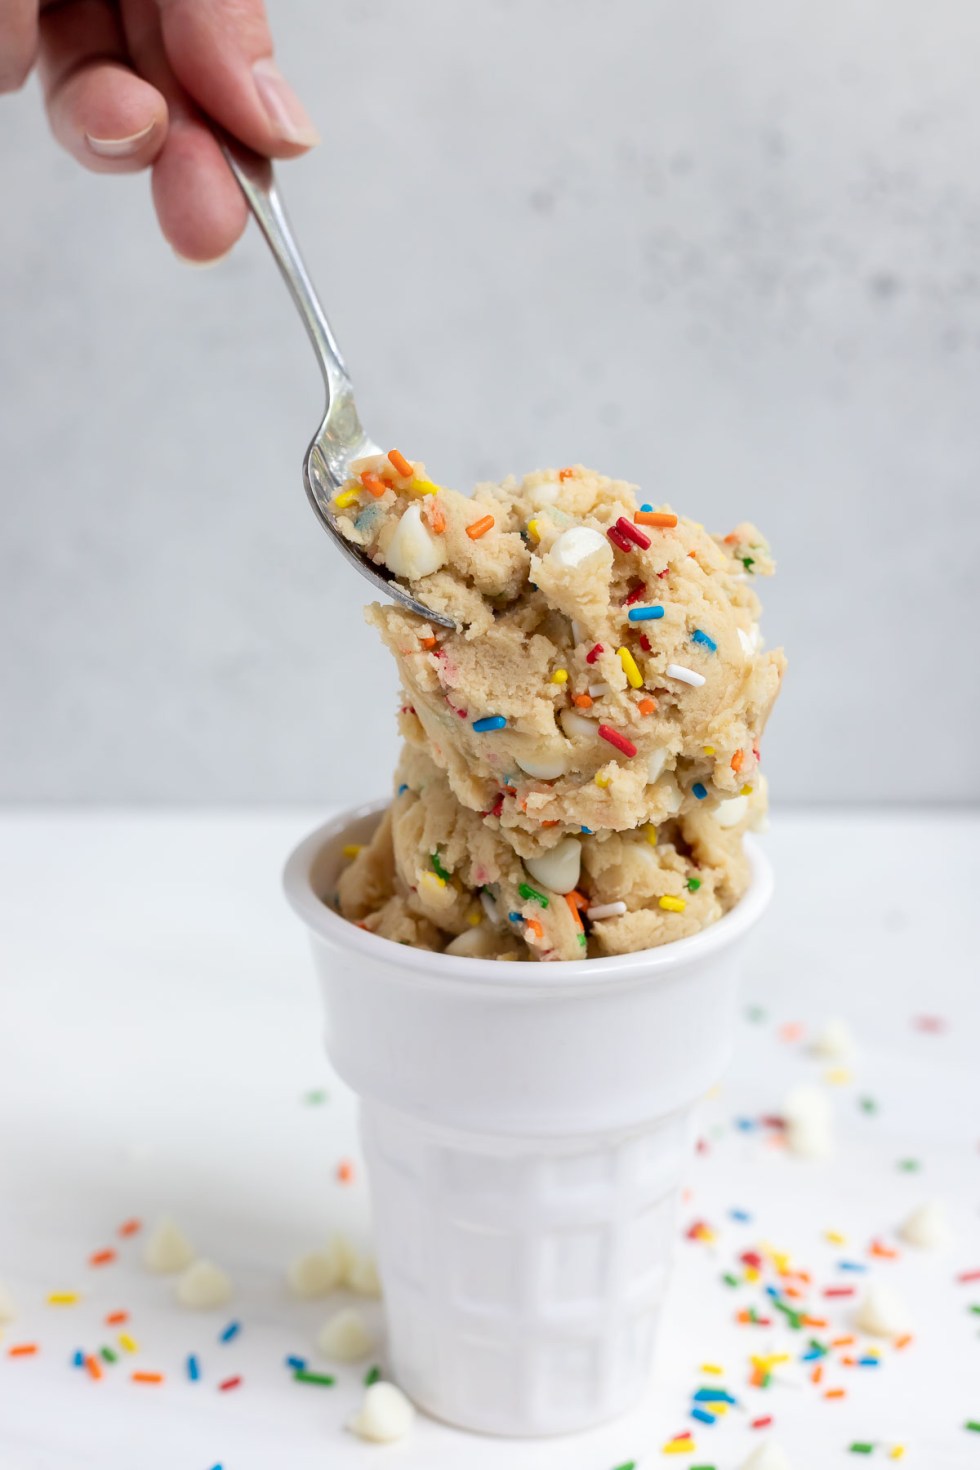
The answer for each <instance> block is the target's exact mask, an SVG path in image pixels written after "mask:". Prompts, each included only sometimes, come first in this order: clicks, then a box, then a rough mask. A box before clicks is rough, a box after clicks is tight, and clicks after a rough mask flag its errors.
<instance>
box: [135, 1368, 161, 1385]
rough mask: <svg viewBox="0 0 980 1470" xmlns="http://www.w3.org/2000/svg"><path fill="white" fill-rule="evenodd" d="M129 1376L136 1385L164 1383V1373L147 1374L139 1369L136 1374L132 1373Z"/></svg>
mask: <svg viewBox="0 0 980 1470" xmlns="http://www.w3.org/2000/svg"><path fill="white" fill-rule="evenodd" d="M129 1376H130V1378H131V1379H132V1381H133V1382H134V1383H162V1382H163V1374H162V1373H145V1372H143V1371H141V1370H140V1369H137V1370H136V1372H135V1373H130V1375H129Z"/></svg>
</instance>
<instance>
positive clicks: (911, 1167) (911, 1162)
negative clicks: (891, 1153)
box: [898, 1159, 922, 1174]
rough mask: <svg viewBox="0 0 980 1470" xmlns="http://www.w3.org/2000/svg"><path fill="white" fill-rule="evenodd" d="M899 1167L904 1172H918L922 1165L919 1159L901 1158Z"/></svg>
mask: <svg viewBox="0 0 980 1470" xmlns="http://www.w3.org/2000/svg"><path fill="white" fill-rule="evenodd" d="M898 1167H899V1168H900V1169H901V1170H902V1172H903V1174H918V1172H919V1170H920V1169H921V1168H922V1165H921V1164H920V1163H919V1160H918V1159H899V1161H898Z"/></svg>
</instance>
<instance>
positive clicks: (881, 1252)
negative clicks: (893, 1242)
mask: <svg viewBox="0 0 980 1470" xmlns="http://www.w3.org/2000/svg"><path fill="white" fill-rule="evenodd" d="M871 1255H873V1256H880V1257H881V1259H882V1260H883V1261H897V1260H898V1258H899V1256H898V1251H896V1250H892V1248H891V1246H887V1245H882V1243H881V1241H880V1240H875V1241H873V1242H872V1245H871Z"/></svg>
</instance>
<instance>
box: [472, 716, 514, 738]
mask: <svg viewBox="0 0 980 1470" xmlns="http://www.w3.org/2000/svg"><path fill="white" fill-rule="evenodd" d="M506 724H507V721H506V720H505V719H504V717H503V715H487V717H486V718H485V719H483V720H474V721H473V729H474V730H475V731H476V733H477V734H478V735H483V734H485V733H486V731H487V730H502V729H503V728H504V726H505V725H506Z"/></svg>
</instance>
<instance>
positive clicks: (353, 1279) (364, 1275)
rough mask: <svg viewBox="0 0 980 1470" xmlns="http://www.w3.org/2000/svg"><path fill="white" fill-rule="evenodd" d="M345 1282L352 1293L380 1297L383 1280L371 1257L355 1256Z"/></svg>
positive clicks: (349, 1265) (348, 1268) (349, 1266)
mask: <svg viewBox="0 0 980 1470" xmlns="http://www.w3.org/2000/svg"><path fill="white" fill-rule="evenodd" d="M344 1281H345V1283H346V1285H347V1287H348V1289H349V1290H350V1291H355V1292H357V1295H358V1296H380V1295H381V1278H380V1277H379V1275H378V1267H377V1263H376V1261H375V1259H374V1257H373V1256H371V1255H355V1256H354V1258H353V1260H352V1261H351V1262H350V1263H349V1264H348V1267H347V1271H346V1274H345V1276H344Z"/></svg>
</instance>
